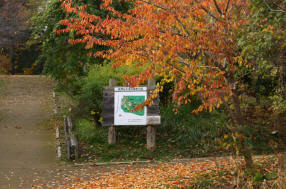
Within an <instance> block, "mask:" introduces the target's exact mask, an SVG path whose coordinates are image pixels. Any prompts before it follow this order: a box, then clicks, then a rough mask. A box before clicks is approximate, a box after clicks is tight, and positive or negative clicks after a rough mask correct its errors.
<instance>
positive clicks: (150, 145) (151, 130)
mask: <svg viewBox="0 0 286 189" xmlns="http://www.w3.org/2000/svg"><path fill="white" fill-rule="evenodd" d="M155 86H156V80H155V79H154V78H152V79H149V80H148V88H154V87H155ZM155 146H156V130H155V127H154V126H153V125H147V149H148V150H154V149H155Z"/></svg>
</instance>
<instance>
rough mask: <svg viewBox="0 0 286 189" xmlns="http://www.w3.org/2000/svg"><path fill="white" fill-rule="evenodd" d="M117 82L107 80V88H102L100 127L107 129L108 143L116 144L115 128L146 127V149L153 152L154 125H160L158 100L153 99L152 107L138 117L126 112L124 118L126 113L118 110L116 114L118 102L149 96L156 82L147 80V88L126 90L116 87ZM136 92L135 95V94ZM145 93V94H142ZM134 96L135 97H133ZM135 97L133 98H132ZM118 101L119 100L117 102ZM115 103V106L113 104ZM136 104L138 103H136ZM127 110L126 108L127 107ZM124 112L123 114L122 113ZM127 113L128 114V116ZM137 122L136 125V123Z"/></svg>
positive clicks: (145, 109) (142, 111)
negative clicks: (124, 99) (125, 98)
mask: <svg viewBox="0 0 286 189" xmlns="http://www.w3.org/2000/svg"><path fill="white" fill-rule="evenodd" d="M116 84H117V81H116V80H114V79H110V80H109V86H107V87H104V90H103V110H102V115H103V122H102V126H107V127H109V129H108V143H109V144H115V143H116V130H115V127H117V126H124V125H125V126H147V148H148V149H149V150H154V149H155V145H156V131H155V127H154V126H155V125H159V124H160V123H161V118H160V109H159V98H156V99H153V105H152V106H151V107H145V108H144V109H142V110H140V112H137V114H140V116H137V117H136V115H134V113H133V114H132V112H127V113H126V115H125V117H124V114H125V112H126V111H127V110H126V109H125V110H120V111H121V114H120V113H118V112H117V110H115V108H116V109H118V107H120V108H121V106H122V105H121V104H120V106H119V105H118V103H119V101H120V103H122V102H121V101H122V99H123V98H124V97H126V96H128V97H131V99H132V100H140V99H141V101H142V98H143V97H145V98H144V99H146V97H147V96H148V95H149V94H150V92H151V91H152V90H154V89H155V86H156V81H155V79H150V80H148V86H147V87H137V88H128V87H116ZM135 92H136V93H135ZM144 92H145V93H144ZM134 94H136V95H134ZM144 94H145V95H144ZM138 95H139V96H138ZM134 96H136V97H135V98H132V97H134ZM118 99H120V100H118ZM115 102H116V104H115ZM137 104H138V103H137ZM127 108H128V107H127ZM124 111H125V112H124ZM128 113H129V114H128ZM126 116H129V117H130V119H128V120H126V124H125V122H124V119H127V118H126ZM136 121H137V123H136Z"/></svg>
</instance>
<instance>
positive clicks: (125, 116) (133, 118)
mask: <svg viewBox="0 0 286 189" xmlns="http://www.w3.org/2000/svg"><path fill="white" fill-rule="evenodd" d="M146 98H147V87H134V88H129V87H115V88H114V125H147V108H146V107H144V108H143V109H140V110H138V111H133V110H134V109H135V108H136V106H138V105H140V104H142V103H144V102H145V100H146Z"/></svg>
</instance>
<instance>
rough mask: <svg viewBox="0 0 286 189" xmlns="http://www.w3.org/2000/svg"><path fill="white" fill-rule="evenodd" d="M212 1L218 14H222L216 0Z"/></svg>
mask: <svg viewBox="0 0 286 189" xmlns="http://www.w3.org/2000/svg"><path fill="white" fill-rule="evenodd" d="M213 2H214V4H215V7H216V9H217V11H218V12H219V14H220V15H223V12H222V11H221V10H220V8H219V6H218V4H217V2H216V0H213Z"/></svg>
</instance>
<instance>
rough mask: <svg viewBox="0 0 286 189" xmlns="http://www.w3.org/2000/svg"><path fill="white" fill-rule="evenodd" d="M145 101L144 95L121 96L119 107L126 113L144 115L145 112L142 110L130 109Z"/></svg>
mask: <svg viewBox="0 0 286 189" xmlns="http://www.w3.org/2000/svg"><path fill="white" fill-rule="evenodd" d="M143 102H145V96H123V98H122V101H121V109H122V110H123V111H124V112H126V113H133V114H136V115H138V116H144V114H145V112H144V109H143V110H139V111H136V112H134V111H132V110H134V109H135V108H136V106H138V105H140V104H142V103H143Z"/></svg>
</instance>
